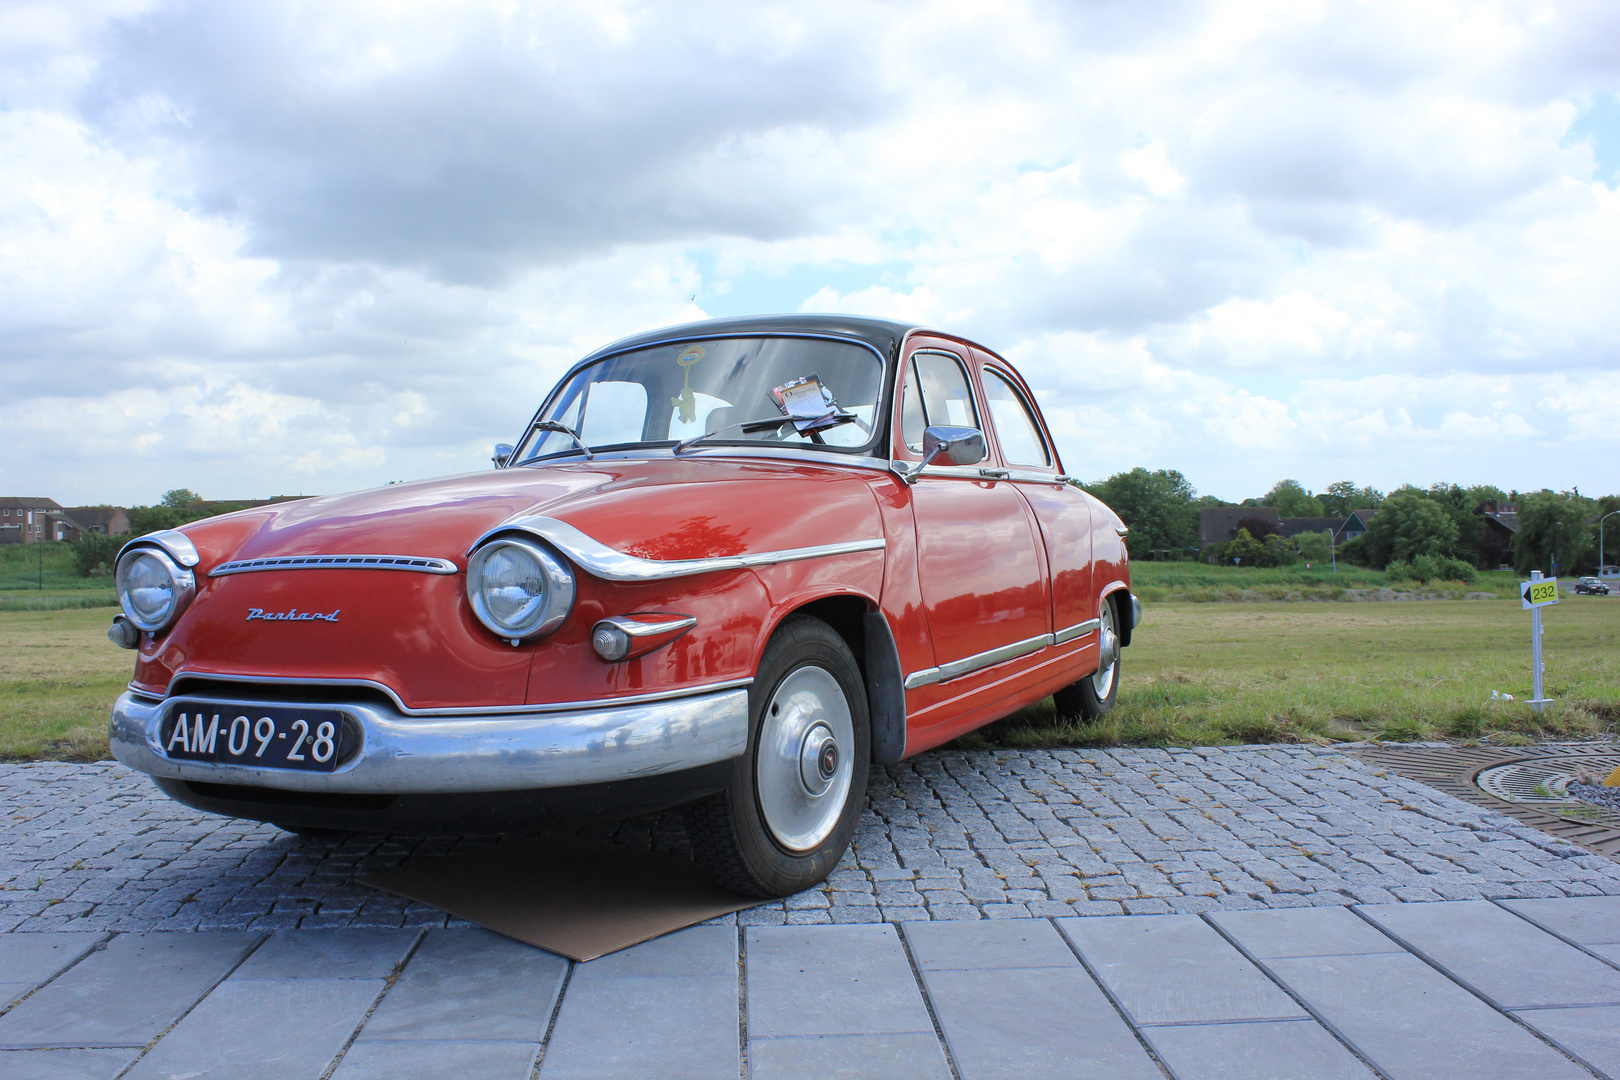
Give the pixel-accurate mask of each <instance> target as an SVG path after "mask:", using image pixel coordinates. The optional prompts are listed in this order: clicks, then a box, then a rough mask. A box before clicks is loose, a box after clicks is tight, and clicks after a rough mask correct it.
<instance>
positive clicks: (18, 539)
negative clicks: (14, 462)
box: [0, 495, 78, 544]
mask: <svg viewBox="0 0 1620 1080" xmlns="http://www.w3.org/2000/svg"><path fill="white" fill-rule="evenodd" d="M61 513H62V507H61V505H60V504H59V503H57V501H56V500H55V499H38V498H30V497H28V496H10V495H0V544H31V543H33V542H34V541H36V540H55V539H58V538H59V537H58V535H57V534H58V533H66V532H77V528H78V527H77V526H75V525H71V524H68V525H63V524H62V522H61V521H60V515H61ZM52 514H55V515H57V516H58V520H57V521H54V522H53V521H51V520H50V515H52ZM64 538H65V537H64Z"/></svg>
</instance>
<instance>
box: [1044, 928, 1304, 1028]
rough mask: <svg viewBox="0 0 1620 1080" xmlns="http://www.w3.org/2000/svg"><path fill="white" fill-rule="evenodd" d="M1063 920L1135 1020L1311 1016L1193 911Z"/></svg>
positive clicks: (1149, 1022)
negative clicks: (1178, 913) (1187, 913)
mask: <svg viewBox="0 0 1620 1080" xmlns="http://www.w3.org/2000/svg"><path fill="white" fill-rule="evenodd" d="M1058 925H1059V926H1060V927H1061V928H1062V929H1063V932H1064V934H1066V935H1067V936H1068V938H1069V940H1070V941H1072V942H1073V943H1074V945H1075V947H1076V948H1077V949H1079V950H1080V954H1081V955H1082V956H1084V957H1085V959H1086V962H1087V963H1089V964H1090V965H1091V967H1092V970H1094V971H1096V973H1097V976H1098V977H1099V978H1100V979H1102V981H1103V983H1104V984H1105V985H1106V986H1107V987H1108V989H1109V990H1110V991H1111V992H1112V993H1113V995H1114V997H1115V998H1116V999H1117V1000H1118V1001H1119V1003H1120V1005H1121V1006H1122V1007H1123V1008H1124V1009H1125V1011H1126V1013H1127V1014H1128V1015H1129V1016H1130V1018H1131V1020H1132V1021H1133V1022H1134V1023H1137V1024H1166V1023H1192V1022H1196V1021H1216V1020H1267V1019H1271V1020H1274V1019H1291V1018H1299V1017H1304V1016H1306V1015H1307V1014H1306V1013H1305V1012H1304V1011H1303V1010H1302V1009H1300V1007H1299V1006H1298V1005H1297V1004H1295V1003H1294V1002H1293V1001H1292V1000H1291V999H1290V998H1289V997H1288V995H1287V994H1285V993H1283V992H1282V991H1281V990H1279V989H1277V987H1276V986H1275V985H1274V984H1273V983H1272V982H1271V980H1270V979H1268V978H1266V976H1265V975H1264V974H1263V973H1261V972H1260V971H1258V970H1257V969H1256V968H1255V967H1254V965H1253V964H1251V963H1249V961H1248V960H1246V959H1244V957H1243V954H1242V953H1240V952H1238V951H1237V950H1236V949H1234V948H1233V947H1232V945H1231V944H1230V943H1229V942H1227V941H1226V940H1225V939H1224V938H1222V937H1221V936H1220V935H1219V934H1217V933H1216V932H1215V930H1214V929H1213V928H1212V927H1210V926H1209V925H1208V924H1207V923H1205V922H1204V921H1203V920H1202V919H1200V918H1199V917H1198V916H1196V915H1149V916H1121V917H1117V918H1111V919H1062V920H1059V922H1058Z"/></svg>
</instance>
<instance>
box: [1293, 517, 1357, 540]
mask: <svg viewBox="0 0 1620 1080" xmlns="http://www.w3.org/2000/svg"><path fill="white" fill-rule="evenodd" d="M1343 526H1344V518H1337V517H1297V518H1281V519H1279V527H1278V529H1277V531H1278V532H1279V533H1281V534H1282V535H1283V536H1298V535H1300V534H1301V533H1322V532H1325V533H1332V534H1333V536H1334V539H1335V540H1337V539H1338V536H1339V530H1340V528H1342V527H1343Z"/></svg>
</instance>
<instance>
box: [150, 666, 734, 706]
mask: <svg viewBox="0 0 1620 1080" xmlns="http://www.w3.org/2000/svg"><path fill="white" fill-rule="evenodd" d="M185 679H209V680H211V681H214V682H229V683H254V684H257V685H260V686H336V687H343V686H357V687H363V688H365V689H368V690H378V691H381V692H382V693H383V694H384V695H386V696H387V698H388V700H389V701H391V702H393V703H394V707H395V708H396V709H398V710H399V711H400V712H401V713H404V714H405V715H406V716H504V715H512V714H517V713H551V712H568V711H570V710H573V709H602V708H609V707H611V706H614V705H644V704H646V703H647V702H650V701H669V700H671V699H673V698H681V697H690V696H692V695H694V694H708V693H713V692H715V691H719V690H736V689H739V688H741V687H745V686H752V685H753V684H754V680H753V677H752V676H750V677H748V678H743V679H728V680H726V681H724V682H716V683H703V684H702V685H700V686H684V687H681V688H680V689H678V690H660V691H658V692H657V693H652V694H634V695H630V696H628V697H617V698H590V699H588V700H584V701H549V702H541V703H540V704H538V705H487V706H483V707H478V706H474V707H471V708H467V707H463V706H450V707H445V708H434V709H411V708H407V707H406V705H405V703H404V702H403V701H401V700H400V699H399V695H398V694H396V693H394V691H393V688H392V687H389V686H387V685H386V684H384V683H380V682H377V681H376V680H374V679H286V678H273V679H266V678H262V677H260V676H258V675H222V674H216V673H215V672H212V671H195V670H187V671H182V672H179V673H178V674H176V675H175V676H174V678H173V679H170V680H169V685H168V686H167V687H165V688H164V690H163V694H162V696H161V697H153V695H152V692H151V691H150V690H146V689H143V688H142V687H139V686H137V685H135V684H134V683H133V682H131V683H129V684H128V687H127V689H128V690H129V692H130V693H132V694H138V695H139V696H141V697H143V698H148V699H151V700H154V701H166V700H168V699H169V698H171V697H198V696H199V695H198V694H197V693H195V692H193V691H190V690H178V691H177V690H175V689H174V684H175V683H177V682H181V681H182V680H185ZM203 696H205V695H203Z"/></svg>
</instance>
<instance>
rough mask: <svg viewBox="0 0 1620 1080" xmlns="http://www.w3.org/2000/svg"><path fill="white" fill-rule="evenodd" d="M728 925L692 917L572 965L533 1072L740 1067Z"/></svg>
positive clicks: (672, 1076)
mask: <svg viewBox="0 0 1620 1080" xmlns="http://www.w3.org/2000/svg"><path fill="white" fill-rule="evenodd" d="M737 953H738V942H737V931H736V930H735V929H734V928H732V927H729V926H697V927H692V928H691V929H688V930H683V931H681V932H679V933H676V934H671V935H669V936H668V937H665V938H660V939H658V940H655V941H651V942H647V943H646V944H643V945H637V946H634V947H632V948H629V949H625V950H623V951H622V952H619V953H615V954H613V955H610V956H605V957H603V958H601V959H600V960H593V961H591V962H589V963H584V964H576V965H575V967H574V974H573V976H572V978H570V979H569V982H568V993H567V995H566V997H565V998H564V999H563V1004H562V1009H561V1010H560V1011H559V1012H558V1014H557V1023H556V1026H555V1027H554V1028H553V1029H552V1033H551V1038H550V1040H549V1041H548V1042H547V1044H546V1052H545V1057H544V1058H543V1060H542V1061H541V1065H540V1076H541V1077H542V1078H543V1080H618V1078H623V1080H642V1078H644V1077H649V1076H657V1077H659V1078H660V1080H707V1078H709V1077H716V1076H726V1077H732V1076H736V1075H737V1073H738V1071H739V1069H740V1067H741V1053H742V1051H741V1043H740V1034H741V1023H740V1018H739V1012H740V1010H739V996H738V995H739V989H740V987H739V981H738V967H737Z"/></svg>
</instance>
